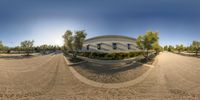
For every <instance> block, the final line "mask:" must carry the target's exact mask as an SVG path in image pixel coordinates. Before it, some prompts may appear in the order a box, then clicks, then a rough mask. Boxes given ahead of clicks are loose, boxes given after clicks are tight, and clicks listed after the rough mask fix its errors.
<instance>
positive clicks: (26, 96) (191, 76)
mask: <svg viewBox="0 0 200 100" xmlns="http://www.w3.org/2000/svg"><path fill="white" fill-rule="evenodd" d="M17 99H20V100H133V99H135V100H165V99H166V100H184V99H185V100H199V99H200V59H198V58H194V57H186V56H181V55H177V54H173V53H168V52H165V53H162V54H160V55H159V57H158V62H157V64H156V65H155V67H154V69H153V70H152V73H151V74H150V75H149V76H148V77H147V78H146V79H145V80H144V81H143V82H141V83H139V84H137V85H134V86H131V87H127V88H120V89H105V88H96V87H92V86H89V85H86V84H83V83H81V82H80V81H79V80H77V79H76V78H75V77H74V76H73V75H72V73H71V72H70V70H69V69H68V66H67V64H66V62H65V61H64V58H63V56H62V55H47V56H39V57H33V58H29V59H16V60H15V59H12V60H5V59H0V100H17Z"/></svg>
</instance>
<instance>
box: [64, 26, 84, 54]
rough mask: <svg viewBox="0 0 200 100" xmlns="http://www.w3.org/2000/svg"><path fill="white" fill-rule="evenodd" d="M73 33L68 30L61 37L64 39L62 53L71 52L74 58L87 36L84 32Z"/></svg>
mask: <svg viewBox="0 0 200 100" xmlns="http://www.w3.org/2000/svg"><path fill="white" fill-rule="evenodd" d="M74 34H75V35H74V36H73V33H72V32H71V31H70V30H67V31H66V32H65V34H64V35H63V38H64V46H63V49H64V52H66V51H68V52H72V53H73V56H74V57H76V55H77V52H78V51H79V50H81V49H82V47H83V42H84V40H85V38H86V36H87V34H86V33H85V31H84V30H81V31H76V32H74Z"/></svg>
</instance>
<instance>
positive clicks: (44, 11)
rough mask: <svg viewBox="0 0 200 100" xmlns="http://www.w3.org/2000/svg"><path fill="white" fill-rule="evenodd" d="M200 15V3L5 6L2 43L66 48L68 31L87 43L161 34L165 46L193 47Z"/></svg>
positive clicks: (91, 0) (149, 0) (100, 0)
mask: <svg viewBox="0 0 200 100" xmlns="http://www.w3.org/2000/svg"><path fill="white" fill-rule="evenodd" d="M199 9H200V1H198V0H1V1H0V40H1V41H3V43H4V44H5V45H7V46H17V45H20V42H21V41H23V40H35V45H41V44H54V45H62V42H63V39H62V35H63V34H64V32H65V31H66V30H67V29H70V30H73V31H74V30H86V32H87V34H88V36H87V38H90V37H93V36H98V35H111V34H112V35H114V34H115V35H125V36H130V37H135V38H136V37H138V35H141V34H144V33H145V32H146V31H159V32H160V44H161V45H169V44H171V45H176V44H184V45H189V44H190V43H191V42H192V41H193V40H200V33H198V32H199V30H200V10H199Z"/></svg>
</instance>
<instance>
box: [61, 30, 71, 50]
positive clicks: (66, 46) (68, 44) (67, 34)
mask: <svg viewBox="0 0 200 100" xmlns="http://www.w3.org/2000/svg"><path fill="white" fill-rule="evenodd" d="M72 34H73V33H72V31H70V30H67V31H66V32H65V34H64V35H63V38H64V47H63V49H64V50H68V51H73V47H72V42H73V36H72Z"/></svg>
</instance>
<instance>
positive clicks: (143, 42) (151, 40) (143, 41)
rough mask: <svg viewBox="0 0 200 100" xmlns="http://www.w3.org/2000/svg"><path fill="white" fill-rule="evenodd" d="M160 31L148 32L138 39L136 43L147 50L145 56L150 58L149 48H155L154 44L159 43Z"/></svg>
mask: <svg viewBox="0 0 200 100" xmlns="http://www.w3.org/2000/svg"><path fill="white" fill-rule="evenodd" d="M158 39H159V38H158V32H152V31H149V32H146V34H145V35H140V36H139V37H138V38H137V40H136V43H137V45H138V47H139V48H140V49H142V50H145V51H146V53H145V55H144V56H145V58H146V59H147V60H148V54H149V50H152V49H153V44H155V43H158Z"/></svg>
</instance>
